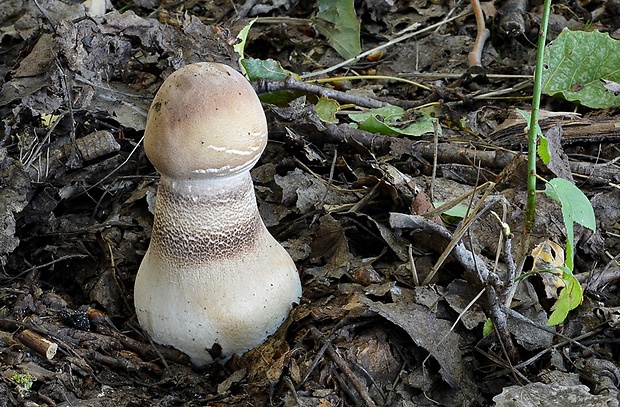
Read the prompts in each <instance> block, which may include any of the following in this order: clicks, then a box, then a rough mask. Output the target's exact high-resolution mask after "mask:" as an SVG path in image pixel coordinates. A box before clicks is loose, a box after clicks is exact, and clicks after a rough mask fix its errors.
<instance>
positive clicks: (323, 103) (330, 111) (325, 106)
mask: <svg viewBox="0 0 620 407" xmlns="http://www.w3.org/2000/svg"><path fill="white" fill-rule="evenodd" d="M338 110H340V103H338V102H337V101H335V100H334V99H330V98H326V97H321V99H319V101H318V102H317V104H316V105H315V106H314V111H315V112H316V114H317V115H318V116H319V119H321V120H323V121H324V122H326V123H332V124H336V123H338V119H337V118H336V112H338Z"/></svg>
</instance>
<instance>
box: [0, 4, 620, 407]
mask: <svg viewBox="0 0 620 407" xmlns="http://www.w3.org/2000/svg"><path fill="white" fill-rule="evenodd" d="M96 3H97V1H96V0H92V1H91V4H92V5H95V4H96ZM159 3H160V2H159V1H158V0H134V1H133V2H126V1H125V0H112V1H111V3H108V8H107V13H106V14H104V15H102V16H93V17H89V16H86V15H85V8H84V5H82V4H80V3H79V2H76V1H66V0H49V1H44V2H43V1H39V2H36V1H35V0H3V2H2V6H1V8H0V85H1V86H2V92H1V93H0V117H2V129H3V132H2V133H1V134H0V174H1V175H0V264H1V265H2V269H1V273H0V372H1V375H0V378H1V379H0V406H22V405H27V406H36V405H49V406H173V405H174V406H176V405H179V406H200V405H212V406H216V405H217V406H246V405H248V406H250V405H252V406H263V405H274V406H426V405H428V406H434V405H439V406H484V405H494V404H496V405H501V406H539V405H540V406H543V405H544V406H554V405H557V406H569V405H582V406H586V405H587V406H599V405H600V406H603V405H604V406H613V405H616V406H617V405H618V385H619V384H620V364H619V362H620V346H618V342H619V341H620V331H619V329H620V322H619V321H620V301H619V297H618V283H619V281H620V264H619V257H618V256H619V255H620V188H619V185H620V175H619V174H620V170H619V168H620V167H619V165H618V162H617V160H618V157H620V132H619V131H618V123H619V121H618V112H617V110H614V109H611V110H602V109H589V108H586V107H582V106H578V105H575V104H573V103H569V102H567V101H563V100H561V99H556V98H550V97H544V98H543V106H542V112H541V119H542V120H541V127H542V130H543V132H548V134H550V135H553V134H555V135H557V136H558V137H559V138H558V140H560V142H558V143H556V146H557V147H558V148H557V150H556V151H555V153H554V154H555V155H556V156H557V157H561V158H562V160H565V161H564V162H565V163H568V164H567V165H568V167H566V168H569V171H568V172H567V173H566V172H565V173H564V174H563V177H564V178H567V179H572V180H573V181H574V182H575V184H576V185H577V186H578V187H579V189H580V190H581V191H582V192H583V193H584V194H585V195H586V196H587V197H588V199H589V200H590V203H591V204H592V207H593V208H594V213H595V215H596V219H597V228H596V231H595V232H593V231H591V230H588V229H586V228H583V227H581V226H579V227H576V228H575V242H576V243H575V268H574V275H575V277H576V278H577V280H578V281H579V282H580V283H581V286H582V288H583V292H584V295H583V301H582V303H581V304H580V305H579V306H578V307H577V308H576V309H574V310H573V311H571V312H570V313H569V314H568V316H567V318H566V319H565V320H564V322H563V323H561V324H559V325H556V326H553V327H549V326H547V321H548V318H549V315H550V314H551V313H552V311H553V310H552V306H553V304H554V303H555V301H556V300H557V298H558V293H559V292H560V290H561V289H562V288H563V284H564V283H563V280H562V279H561V278H559V277H558V275H557V274H556V273H536V272H533V273H531V274H530V275H529V276H528V277H527V278H523V279H520V280H519V281H518V282H515V281H514V279H513V278H512V277H511V271H512V270H514V268H513V262H514V261H515V259H517V260H518V259H520V258H524V260H525V261H524V262H523V264H522V266H523V267H522V269H523V272H524V273H526V272H530V271H537V270H538V271H540V270H541V269H543V268H545V267H543V266H541V262H543V261H545V262H547V265H548V266H549V265H552V266H551V269H553V268H554V267H555V266H553V265H556V266H557V265H558V264H560V265H561V264H563V263H564V256H565V254H564V250H563V248H564V246H565V244H566V229H565V227H564V222H563V219H562V212H561V211H560V208H559V207H558V205H557V203H555V202H553V201H551V200H550V199H548V198H545V196H544V195H543V194H539V197H538V198H539V199H538V204H537V210H536V223H535V227H534V233H533V235H532V239H531V242H530V246H528V247H523V245H522V244H521V242H522V239H523V236H522V231H523V230H524V225H523V221H524V218H525V212H524V208H525V202H526V181H525V175H526V174H527V170H526V167H525V156H526V151H527V139H526V136H525V133H524V129H525V127H526V123H525V121H524V119H522V118H521V116H520V115H519V114H518V113H517V112H516V109H521V110H524V111H528V110H529V109H531V96H532V90H533V88H532V75H533V72H534V65H535V55H536V45H535V44H536V41H537V35H538V29H537V27H538V25H539V23H540V16H541V9H542V5H541V4H540V3H539V2H536V3H533V4H531V5H528V4H526V3H527V2H523V1H519V2H512V1H507V2H505V4H504V3H499V2H498V3H494V2H484V3H482V10H483V11H484V15H485V19H486V27H487V28H488V29H489V30H490V38H489V40H488V41H487V43H486V44H485V45H484V47H483V48H482V53H481V55H480V56H481V58H480V65H481V66H479V67H472V66H470V63H469V62H468V55H469V53H470V52H471V51H472V47H473V45H474V39H475V37H476V34H477V26H476V20H475V18H474V15H473V13H472V11H471V5H470V4H469V3H467V2H458V3H454V2H452V1H446V2H441V1H435V0H428V1H427V0H415V1H407V2H405V1H390V0H360V1H356V2H355V11H356V15H357V18H358V19H359V21H360V22H361V50H362V51H366V50H370V49H372V48H373V47H380V46H382V45H384V44H387V43H389V42H390V41H392V40H394V39H397V38H399V37H403V36H404V37H405V38H400V39H399V40H397V41H392V43H390V45H389V46H386V47H384V48H383V49H382V50H380V51H377V52H375V53H371V54H370V55H368V56H366V57H364V58H359V59H356V60H354V61H351V62H350V63H347V64H344V65H342V66H340V67H338V68H337V69H333V70H331V71H329V72H326V70H328V69H329V68H331V67H335V66H336V65H338V64H340V63H341V62H343V61H344V59H343V57H342V56H341V55H339V53H338V52H336V51H335V50H334V48H332V46H330V44H329V42H328V38H327V37H326V35H327V36H329V35H331V34H333V33H334V29H335V28H334V26H333V25H332V26H330V23H329V22H327V23H326V22H325V21H324V20H321V19H320V18H318V17H317V13H318V10H319V6H318V5H317V3H316V2H314V1H309V2H302V1H295V0H272V1H263V2H252V1H247V2H246V4H247V6H244V5H236V7H233V6H232V2H229V1H224V0H215V1H199V0H187V1H166V0H163V1H162V2H161V4H159ZM319 3H321V4H323V3H325V2H319ZM334 3H337V4H346V3H347V2H346V1H344V2H334ZM250 5H252V7H250ZM343 13H344V12H343ZM336 14H338V12H336ZM619 16H620V6H618V2H617V0H607V1H603V0H593V1H590V2H587V1H582V2H580V1H565V2H562V3H558V4H554V5H553V7H552V15H551V19H550V26H549V32H548V36H549V39H550V40H553V39H554V38H556V37H557V36H558V35H559V33H560V31H561V30H562V29H563V28H565V27H569V28H571V29H573V30H600V31H602V32H607V33H609V34H610V35H611V37H612V38H620V17H619ZM254 17H259V18H258V19H257V20H256V21H255V22H254V24H253V25H252V27H251V29H250V30H249V34H248V37H247V42H246V44H245V55H246V57H251V58H255V59H258V60H267V59H273V60H275V61H277V62H278V63H279V64H280V65H281V66H282V68H284V69H286V70H288V71H290V72H293V73H295V74H297V75H301V76H302V79H303V80H304V82H302V81H294V80H288V81H279V80H277V79H271V80H269V81H255V82H253V85H254V87H255V89H256V90H257V92H258V93H259V94H260V95H261V98H262V99H263V101H264V102H265V103H264V107H265V111H266V113H267V118H268V121H269V131H270V133H269V134H270V142H269V144H268V146H267V149H266V151H265V153H264V154H263V156H262V158H261V160H260V161H259V163H258V164H257V165H256V167H255V168H254V169H253V170H252V177H253V180H254V183H255V190H256V193H257V198H258V202H259V208H260V212H261V215H262V216H263V218H264V220H265V223H266V225H267V226H268V228H269V230H270V231H271V233H272V234H273V235H274V236H275V237H276V239H277V240H278V241H280V242H282V244H283V246H284V247H285V248H286V249H287V250H288V251H289V253H290V254H291V256H292V258H293V259H294V261H295V263H296V265H297V267H298V270H299V273H300V276H301V280H302V284H303V297H302V299H301V301H300V304H299V305H297V306H295V308H294V309H293V311H292V313H291V316H290V318H289V320H288V321H287V322H286V323H285V324H284V326H283V327H282V328H281V329H280V330H279V331H278V332H277V333H276V334H275V335H273V336H272V337H270V339H269V340H268V341H267V342H266V343H265V344H264V345H262V346H261V347H259V348H257V349H255V350H253V351H251V352H249V353H247V354H245V355H243V356H235V357H233V358H232V359H230V360H229V361H228V362H227V363H226V364H213V365H210V366H207V367H206V368H200V369H197V368H194V367H192V366H191V364H190V363H189V362H188V360H187V358H186V357H185V356H184V355H182V354H180V353H178V352H175V351H174V350H171V349H166V348H163V347H161V346H158V345H156V344H153V343H152V342H149V340H148V338H146V337H145V335H144V333H143V332H142V331H141V329H140V326H139V324H138V322H137V319H136V316H135V311H134V306H133V286H134V280H135V276H136V273H137V270H138V267H139V264H140V261H141V259H142V257H143V256H144V253H145V251H146V249H147V247H148V243H149V238H150V233H151V227H152V222H153V215H152V212H151V210H150V209H151V208H152V204H153V202H154V199H155V196H156V190H157V183H158V179H159V176H158V174H157V172H156V171H155V169H154V168H153V166H152V165H151V164H150V163H149V161H148V159H147V158H146V156H145V154H144V150H143V146H142V136H143V134H144V126H145V121H146V112H147V111H148V108H149V105H150V102H151V100H152V99H153V96H154V94H155V92H156V91H157V89H158V88H159V86H160V85H161V83H162V82H163V80H164V79H165V78H166V77H168V76H169V75H170V74H171V73H172V72H173V71H175V70H176V69H178V68H180V67H182V66H184V65H186V64H189V63H193V62H199V61H216V62H222V63H226V64H229V65H231V66H233V67H237V68H238V63H237V59H238V55H237V54H236V53H235V52H234V51H233V48H232V47H233V45H234V44H236V43H238V41H237V39H236V37H237V35H238V34H239V32H240V31H241V30H242V29H243V28H244V27H246V26H247V25H248V24H249V23H250V21H251V20H252V19H253V18H254ZM350 21H351V20H350ZM353 21H355V20H353ZM326 26H327V27H328V29H327V31H325V30H326V29H325V27H326ZM426 27H431V28H430V29H426V30H425V28H426ZM337 28H338V27H336V29H337ZM330 33H331V34H330ZM354 40H355V38H354ZM341 76H347V77H348V78H347V80H338V81H336V80H334V78H335V77H341ZM311 80H318V81H315V82H311ZM274 89H278V92H274V91H273V90H274ZM388 104H389V105H390V106H398V107H400V108H402V110H400V111H399V112H400V116H401V117H399V120H398V121H396V122H393V123H390V126H391V127H392V130H389V129H388V130H387V131H386V127H388V126H386V124H385V123H381V121H384V120H386V116H385V115H382V114H379V113H377V114H376V115H374V116H372V117H371V119H373V120H375V121H376V122H379V124H378V125H377V126H378V127H380V128H383V131H382V134H378V132H371V131H369V130H368V129H364V128H354V127H353V126H351V123H353V122H354V121H360V120H359V116H355V114H356V113H364V112H366V113H367V112H368V111H367V109H368V108H376V107H380V106H383V107H385V106H386V105H388ZM319 106H321V107H325V106H327V107H328V111H329V107H330V106H331V107H332V108H334V107H335V108H334V109H333V110H332V112H333V113H335V114H333V115H331V114H329V113H328V114H327V116H326V115H325V113H324V111H323V112H322V111H321V110H320V109H319ZM397 114H398V113H397ZM365 117H366V118H368V117H369V116H365ZM356 118H358V120H356ZM375 124H376V123H375ZM407 124H413V125H415V126H414V127H411V128H408V130H406V131H405V130H404V129H405V125H407ZM559 125H561V126H559ZM360 126H361V124H360ZM389 133H391V134H389ZM539 173H540V174H541V176H542V178H546V179H550V178H552V177H553V176H554V175H553V174H555V171H554V169H553V168H548V167H547V166H545V165H543V164H540V165H539ZM544 187H545V186H544V183H543V182H542V181H541V182H540V183H539V185H538V189H540V190H542V189H544ZM444 202H450V203H453V204H454V208H453V211H451V212H449V213H435V212H433V210H434V209H433V208H437V207H439V206H440V205H441V204H442V203H444ZM467 209H469V210H470V212H469V213H470V214H472V215H471V219H470V220H471V221H466V222H464V221H462V220H463V218H462V216H463V215H464V214H465V213H466V211H467ZM500 219H501V220H503V222H504V223H505V224H507V225H508V226H510V229H511V231H512V234H511V235H509V236H507V235H505V234H503V230H504V228H503V227H502V222H500ZM453 238H454V239H453ZM451 240H454V241H453V242H451ZM535 248H538V251H536V250H535ZM524 255H527V256H525V257H524ZM520 256H521V257H520ZM517 263H518V264H519V262H518V261H517ZM490 321H492V322H493V324H491V323H490ZM485 327H486V328H487V329H486V330H487V331H489V332H485ZM489 328H490V329H489ZM485 333H486V334H488V335H485Z"/></svg>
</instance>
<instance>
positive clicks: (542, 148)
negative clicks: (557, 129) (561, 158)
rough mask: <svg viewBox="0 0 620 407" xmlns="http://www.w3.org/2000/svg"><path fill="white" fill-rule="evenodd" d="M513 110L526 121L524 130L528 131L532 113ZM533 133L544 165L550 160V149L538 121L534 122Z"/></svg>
mask: <svg viewBox="0 0 620 407" xmlns="http://www.w3.org/2000/svg"><path fill="white" fill-rule="evenodd" d="M515 110H516V111H517V113H519V114H520V115H521V116H522V117H523V118H524V119H525V121H526V122H527V123H528V125H527V127H526V128H525V131H526V132H529V128H530V126H529V123H530V122H531V121H532V115H531V114H529V113H528V112H526V111H524V110H521V109H515ZM535 134H536V138H537V140H538V156H539V157H540V159H541V160H542V162H543V163H545V165H548V164H549V163H550V162H551V151H550V150H549V142H548V141H547V138H546V137H545V135H544V134H543V132H542V130H541V129H540V126H539V125H538V122H536V127H535ZM528 137H529V135H528Z"/></svg>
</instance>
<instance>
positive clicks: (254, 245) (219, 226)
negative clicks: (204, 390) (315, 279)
mask: <svg viewBox="0 0 620 407" xmlns="http://www.w3.org/2000/svg"><path fill="white" fill-rule="evenodd" d="M300 297H301V283H300V280H299V275H298V273H297V268H296V266H295V264H294V263H293V261H292V259H291V258H290V256H289V255H288V253H287V252H286V250H285V249H284V248H283V247H282V246H281V245H280V244H279V243H278V242H277V241H276V240H275V239H274V238H273V237H272V236H271V234H269V232H268V231H267V228H266V227H265V225H264V223H263V221H262V219H261V218H260V215H259V213H258V208H257V205H256V198H255V196H254V189H253V185H252V180H251V178H250V174H249V172H247V171H246V172H243V173H242V174H239V175H236V176H233V177H226V178H220V179H217V180H209V181H192V182H174V181H172V180H170V179H168V178H166V177H163V176H162V180H161V182H160V186H159V189H158V196H157V201H156V205H155V220H154V224H153V232H152V236H151V242H150V245H149V249H148V251H147V253H146V255H145V257H144V259H143V260H142V264H141V265H140V269H139V271H138V275H137V276H136V283H135V293H134V302H135V307H136V313H137V316H138V321H139V322H140V325H141V326H142V327H143V328H144V329H145V330H146V331H147V332H148V334H149V335H150V336H151V338H152V339H153V340H154V341H155V342H157V343H160V344H162V345H170V346H173V347H175V348H177V349H179V350H180V351H182V352H184V353H186V354H188V355H189V356H190V358H191V359H192V362H193V363H194V364H196V365H199V366H200V365H205V364H208V363H211V362H212V361H213V356H216V357H217V356H218V355H217V352H216V351H215V350H216V349H218V348H221V355H222V359H227V358H228V357H230V356H231V355H233V354H239V355H241V354H243V353H245V352H246V351H248V350H250V349H252V348H255V347H256V346H258V345H260V344H261V343H263V342H264V341H265V339H266V338H267V337H268V336H269V335H271V334H273V333H274V332H275V331H276V330H277V328H278V327H279V326H280V325H281V324H282V322H283V321H284V320H285V319H286V318H287V316H288V314H289V312H290V310H291V307H292V305H293V303H295V302H298V301H299V298H300Z"/></svg>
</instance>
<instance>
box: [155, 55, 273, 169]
mask: <svg viewBox="0 0 620 407" xmlns="http://www.w3.org/2000/svg"><path fill="white" fill-rule="evenodd" d="M144 136H145V137H144V149H145V151H146V155H147V156H148V158H149V160H150V161H151V163H152V164H153V165H154V166H155V168H156V169H157V171H159V172H160V173H161V174H163V175H166V176H168V177H170V178H172V179H177V180H182V179H186V180H200V179H206V178H213V177H217V176H226V175H230V174H234V173H239V172H241V171H245V170H248V169H250V168H252V166H254V164H255V163H256V161H258V159H259V157H260V155H261V153H262V152H263V150H264V149H265V145H266V144H267V120H266V118H265V113H264V111H263V108H262V106H261V103H260V100H259V99H258V96H257V95H256V93H255V92H254V89H253V88H252V85H250V83H249V82H248V81H247V80H246V79H245V78H244V77H243V75H241V74H240V73H239V72H237V71H236V70H234V69H233V68H231V67H229V66H227V65H223V64H218V63H209V62H200V63H195V64H190V65H186V66H184V67H183V68H181V69H179V70H177V71H175V72H174V73H173V74H172V75H170V76H169V77H168V78H167V79H166V80H165V81H164V83H163V84H162V86H161V88H160V89H159V91H158V92H157V94H156V95H155V98H154V99H153V103H152V104H151V108H150V109H149V113H148V117H147V122H146V129H145V132H144Z"/></svg>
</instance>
